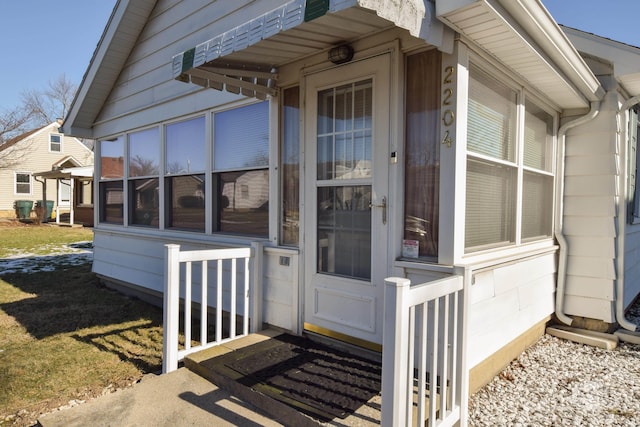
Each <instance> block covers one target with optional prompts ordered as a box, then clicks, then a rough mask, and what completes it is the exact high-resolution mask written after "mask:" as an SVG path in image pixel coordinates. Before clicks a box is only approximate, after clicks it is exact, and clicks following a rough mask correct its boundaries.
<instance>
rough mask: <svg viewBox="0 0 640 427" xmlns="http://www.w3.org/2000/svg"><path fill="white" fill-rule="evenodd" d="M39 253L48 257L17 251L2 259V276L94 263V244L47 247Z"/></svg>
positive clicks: (0, 270) (0, 267) (0, 264)
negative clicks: (44, 253)
mask: <svg viewBox="0 0 640 427" xmlns="http://www.w3.org/2000/svg"><path fill="white" fill-rule="evenodd" d="M39 251H40V252H46V255H38V254H34V253H29V252H19V251H16V252H15V253H13V254H11V255H10V256H8V257H6V258H0V275H3V274H9V273H37V272H44V271H56V270H58V269H60V268H65V267H75V266H78V265H83V264H88V263H91V262H92V261H93V244H92V243H91V242H76V243H70V244H65V245H45V246H43V247H42V248H40V250H39Z"/></svg>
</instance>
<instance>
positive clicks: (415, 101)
mask: <svg viewBox="0 0 640 427" xmlns="http://www.w3.org/2000/svg"><path fill="white" fill-rule="evenodd" d="M406 70H407V76H406V91H405V93H406V95H405V103H406V107H405V111H406V123H405V131H406V138H405V153H406V154H405V179H404V182H405V190H404V237H403V239H405V240H407V241H410V242H411V243H412V244H415V243H417V246H418V256H419V257H420V258H423V259H426V258H435V257H437V256H438V225H439V215H438V212H439V208H440V205H439V184H440V179H439V178H440V141H439V128H438V124H439V121H440V114H439V108H438V106H439V97H438V95H437V94H438V93H439V88H440V52H438V51H437V50H435V49H434V50H430V51H426V52H421V53H417V54H415V55H410V56H408V57H407V66H406Z"/></svg>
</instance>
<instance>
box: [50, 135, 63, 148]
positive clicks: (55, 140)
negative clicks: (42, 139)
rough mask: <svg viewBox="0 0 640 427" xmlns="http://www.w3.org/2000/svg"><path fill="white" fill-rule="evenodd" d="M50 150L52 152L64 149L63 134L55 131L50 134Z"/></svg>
mask: <svg viewBox="0 0 640 427" xmlns="http://www.w3.org/2000/svg"><path fill="white" fill-rule="evenodd" d="M49 151H51V152H52V153H59V152H61V151H62V135H60V134H53V133H52V134H50V135H49Z"/></svg>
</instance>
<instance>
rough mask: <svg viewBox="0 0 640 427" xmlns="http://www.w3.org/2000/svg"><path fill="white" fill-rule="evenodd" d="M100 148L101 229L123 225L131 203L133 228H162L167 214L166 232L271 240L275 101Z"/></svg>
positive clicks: (168, 125)
mask: <svg viewBox="0 0 640 427" xmlns="http://www.w3.org/2000/svg"><path fill="white" fill-rule="evenodd" d="M209 119H211V120H209ZM207 126H211V127H212V131H211V132H208V131H207ZM100 148H101V156H100V161H101V178H100V182H99V188H100V214H99V215H100V222H102V223H111V224H123V223H124V215H125V212H124V206H125V203H124V201H125V198H126V202H127V203H126V205H127V206H128V208H127V211H128V212H127V213H126V214H127V217H126V218H127V225H129V226H147V227H154V228H160V227H161V224H160V214H159V213H160V212H163V213H164V218H165V220H164V224H162V226H163V227H164V228H165V229H175V230H185V231H195V232H201V233H204V232H205V231H206V230H207V225H208V224H211V225H212V227H211V230H212V231H213V232H225V233H231V234H236V235H246V236H260V237H268V234H269V209H268V207H269V103H268V102H260V103H255V104H250V105H246V106H243V107H239V108H234V109H230V110H226V111H220V112H210V113H209V114H207V115H201V116H199V117H195V118H191V119H186V120H182V121H176V122H172V123H166V124H161V125H160V126H156V127H153V128H148V129H143V130H138V131H132V132H129V133H127V134H125V135H122V136H119V137H117V138H114V139H110V140H103V141H100ZM209 148H211V149H209ZM125 153H126V154H125ZM162 153H164V155H161V154H162ZM163 160H164V162H163ZM211 172H213V174H212V176H211V175H208V174H209V173H211ZM161 180H164V181H161ZM160 184H163V187H164V191H163V195H164V197H160V188H161V185H160ZM208 186H211V187H212V188H208ZM161 200H164V203H163V205H162V206H161V205H160V201H161ZM207 202H210V204H208V203H207ZM209 206H210V207H211V208H209ZM207 212H209V214H207ZM207 215H208V217H207Z"/></svg>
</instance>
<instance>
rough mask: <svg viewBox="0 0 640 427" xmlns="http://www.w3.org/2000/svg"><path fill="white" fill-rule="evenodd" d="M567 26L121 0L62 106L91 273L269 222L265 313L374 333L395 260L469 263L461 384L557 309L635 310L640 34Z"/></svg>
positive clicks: (580, 318) (477, 381)
mask: <svg viewBox="0 0 640 427" xmlns="http://www.w3.org/2000/svg"><path fill="white" fill-rule="evenodd" d="M323 5H324V6H323ZM567 32H568V33H569V38H568V37H567V36H566V35H565V33H564V32H563V30H562V29H561V28H560V27H559V26H558V25H557V24H556V22H555V21H554V20H553V18H552V17H551V16H550V14H549V13H548V12H547V11H546V9H545V8H544V7H543V6H542V4H541V3H540V1H538V0H520V1H512V0H458V1H451V0H436V1H428V2H427V1H422V0H412V1H403V2H397V1H372V0H351V1H337V0H331V1H327V2H314V1H306V2H305V1H302V0H294V1H266V0H264V1H262V0H258V1H235V0H234V1H216V2H204V3H202V4H200V3H196V2H191V1H177V0H157V1H156V0H136V1H133V0H120V1H118V3H117V5H116V7H115V9H114V12H113V15H112V17H111V19H110V21H109V24H108V26H107V28H106V29H105V32H104V35H103V37H102V39H101V41H100V44H99V46H98V47H97V49H96V52H95V55H94V57H93V60H92V62H91V64H90V66H89V69H88V71H87V73H86V75H85V80H84V81H83V82H82V85H81V87H80V90H79V91H78V96H77V98H76V99H75V102H74V104H73V106H72V108H71V110H70V113H69V116H68V117H67V118H66V121H65V124H64V129H65V132H66V133H69V134H72V135H76V136H78V137H87V138H94V139H97V140H98V141H99V142H98V144H97V145H96V180H97V181H98V188H99V193H100V194H99V197H97V206H96V207H97V209H96V226H95V238H94V264H93V269H94V271H95V272H96V273H97V274H98V275H99V276H100V277H101V278H102V279H103V280H105V281H107V282H110V283H112V284H118V285H120V286H125V287H129V288H134V289H137V290H141V291H143V292H145V293H148V294H154V295H160V294H161V293H162V290H163V287H162V286H163V272H164V266H163V245H165V244H166V243H180V244H182V245H184V246H187V247H192V248H193V247H195V248H207V247H216V246H219V245H227V246H228V245H236V246H248V245H250V244H251V243H252V242H254V241H259V242H261V243H263V244H264V245H265V247H266V248H268V249H269V252H268V254H266V255H265V257H264V264H265V268H264V271H265V273H264V275H263V274H262V272H257V274H258V276H259V277H261V278H262V279H263V290H264V300H263V303H264V307H263V313H264V315H263V316H264V317H263V319H260V320H263V321H264V322H265V323H267V324H271V325H274V326H277V327H280V328H284V329H286V330H290V331H292V332H294V333H304V332H314V333H319V334H325V335H328V336H331V337H334V338H335V337H338V338H340V339H344V340H347V341H349V342H356V343H358V344H360V345H364V346H366V347H368V348H372V349H378V350H379V349H380V346H381V344H382V339H383V334H382V329H383V328H382V325H383V310H384V292H383V288H384V285H383V284H384V283H385V278H387V277H390V276H399V277H406V278H410V279H411V281H412V282H413V283H422V282H430V281H435V280H438V279H441V278H446V277H452V276H454V275H461V276H463V278H464V284H465V285H464V286H465V292H467V297H468V302H469V304H468V306H466V307H465V310H466V315H467V323H466V324H467V325H468V327H467V331H466V334H467V348H466V353H465V354H466V357H467V359H466V362H467V365H468V367H469V368H470V369H471V381H472V385H471V389H472V390H473V389H474V388H476V387H478V386H479V385H481V384H482V382H484V381H487V380H488V379H490V378H491V377H492V376H493V375H494V374H495V373H496V372H497V371H498V370H499V369H501V368H502V367H503V366H504V365H505V364H506V363H507V362H508V361H510V360H511V359H512V358H513V357H516V356H517V355H518V354H519V352H521V351H522V350H523V349H524V348H525V347H526V346H527V345H529V344H531V343H533V342H535V340H536V339H537V338H538V337H539V336H540V335H541V334H542V333H544V330H545V329H544V328H545V326H546V325H547V324H548V322H549V321H550V320H552V318H553V317H554V314H555V315H556V316H557V317H558V318H559V319H560V320H561V321H562V322H566V323H572V324H573V325H578V326H582V327H586V328H591V329H598V330H606V331H611V330H614V329H615V328H616V327H617V325H621V326H622V327H624V328H631V325H630V324H629V322H627V321H626V320H625V319H624V311H625V309H626V308H627V307H628V306H629V305H630V303H631V302H632V300H633V299H634V298H635V297H636V296H637V295H638V293H639V292H640V280H639V279H640V264H639V262H640V261H639V260H640V257H639V256H638V253H639V251H640V225H639V224H637V223H638V222H640V220H639V219H638V218H639V216H640V209H638V208H637V206H638V205H640V198H639V197H637V196H636V191H637V189H638V188H639V187H640V186H638V185H635V176H636V173H635V165H636V164H637V162H636V159H635V156H636V153H637V150H636V143H635V138H636V130H637V121H636V114H635V113H634V108H635V107H636V104H637V103H638V100H639V98H638V96H640V72H638V70H640V67H639V66H638V61H639V59H640V49H638V48H636V47H632V46H626V45H622V44H620V43H616V42H614V41H611V40H606V39H602V38H599V37H597V36H593V35H589V34H584V33H581V32H579V31H574V30H567ZM572 41H573V42H574V43H575V45H574V44H572ZM143 164H144V165H147V166H149V167H147V168H141V167H140V165H143ZM116 166H117V167H116ZM151 166H153V167H151ZM142 169H145V170H144V171H142ZM245 176H246V178H245ZM267 181H268V183H267ZM266 185H268V188H267V187H266ZM233 187H235V188H233ZM185 196H190V197H189V198H188V199H184V197H185ZM267 196H268V199H267ZM181 198H182V202H181ZM267 200H268V203H263V201H265V202H266V201H267ZM185 201H187V203H186V204H185ZM234 204H235V208H236V211H237V210H238V209H237V208H239V207H242V212H241V213H238V212H230V210H231V209H232V208H233V207H234ZM143 205H144V206H145V207H146V208H149V209H151V210H152V211H153V212H157V215H158V217H157V220H154V221H152V222H150V223H148V222H146V221H145V220H144V215H143V216H142V217H140V215H137V214H136V211H137V209H139V208H140V207H141V206H143ZM227 215H231V219H232V220H233V221H230V222H229V223H227V222H225V221H224V220H225V219H226V218H227ZM234 215H235V216H234ZM176 218H179V221H176ZM238 223H241V224H242V226H237V225H238ZM265 253H266V252H265ZM283 260H284V261H286V262H283ZM288 260H291V262H289V261H288Z"/></svg>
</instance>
